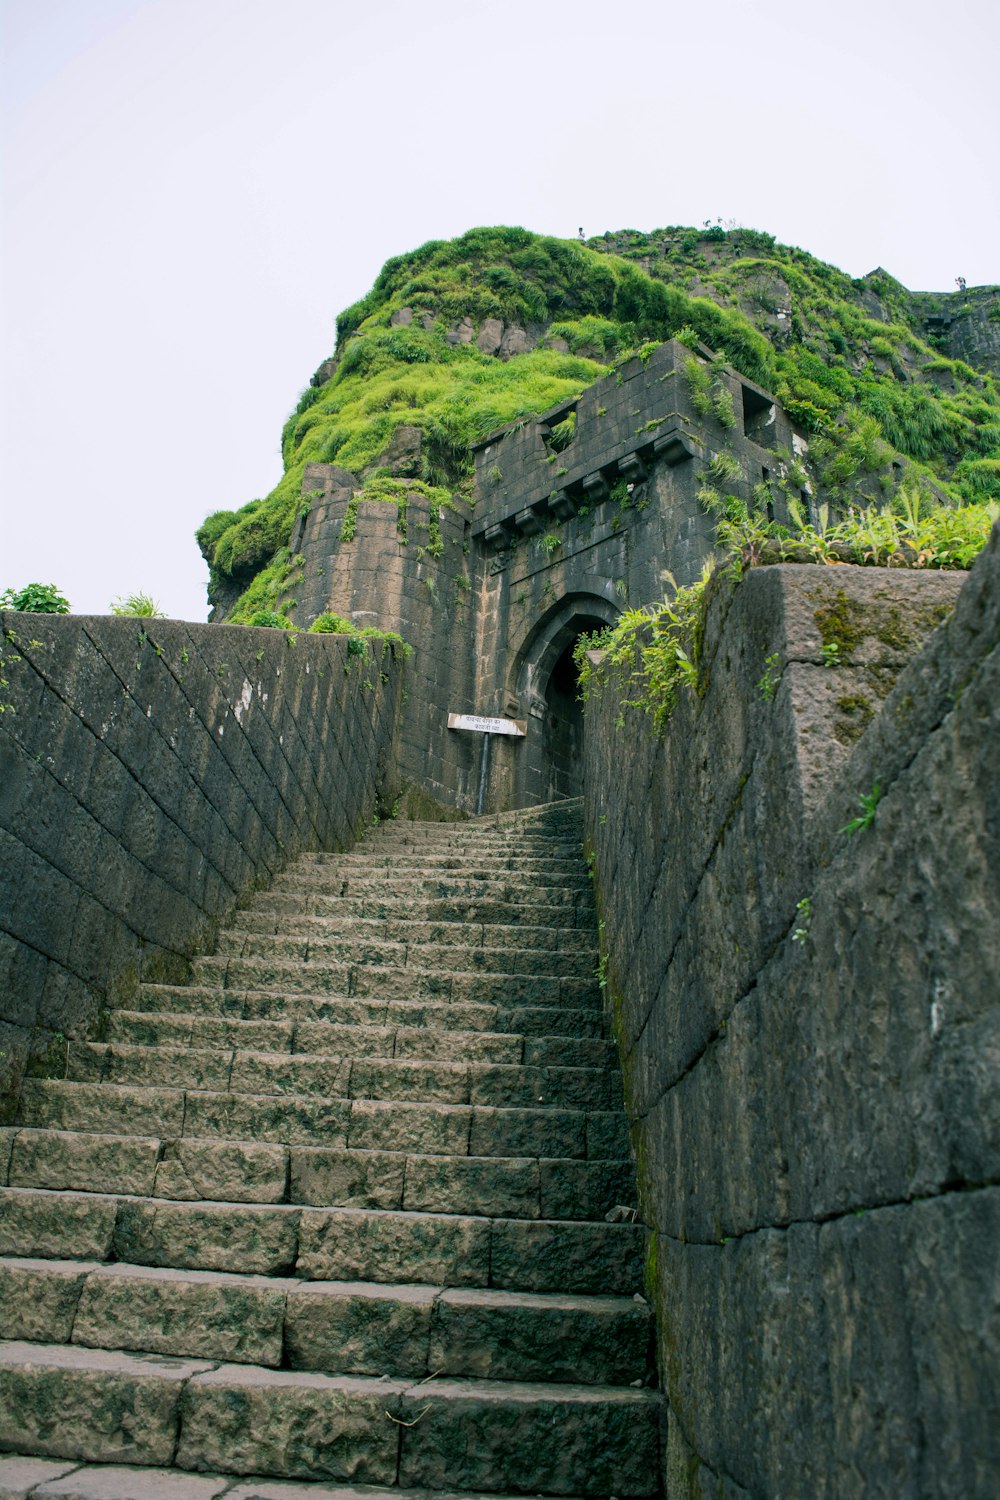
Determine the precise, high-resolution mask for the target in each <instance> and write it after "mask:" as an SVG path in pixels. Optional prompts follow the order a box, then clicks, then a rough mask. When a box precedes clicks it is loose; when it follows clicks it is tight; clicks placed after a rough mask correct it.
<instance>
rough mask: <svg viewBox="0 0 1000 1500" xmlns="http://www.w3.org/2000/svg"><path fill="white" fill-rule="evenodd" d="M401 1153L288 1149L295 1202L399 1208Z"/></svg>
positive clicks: (402, 1159)
mask: <svg viewBox="0 0 1000 1500" xmlns="http://www.w3.org/2000/svg"><path fill="white" fill-rule="evenodd" d="M406 1162H407V1159H406V1157H405V1156H402V1155H399V1154H395V1153H392V1152H388V1151H359V1150H350V1151H326V1150H323V1149H322V1148H321V1147H318V1148H315V1149H311V1150H310V1149H308V1148H305V1147H296V1148H295V1149H294V1150H293V1151H292V1164H291V1195H292V1201H293V1202H295V1203H310V1204H314V1205H320V1206H323V1207H336V1208H389V1209H392V1208H402V1206H403V1177H404V1174H405V1171H406Z"/></svg>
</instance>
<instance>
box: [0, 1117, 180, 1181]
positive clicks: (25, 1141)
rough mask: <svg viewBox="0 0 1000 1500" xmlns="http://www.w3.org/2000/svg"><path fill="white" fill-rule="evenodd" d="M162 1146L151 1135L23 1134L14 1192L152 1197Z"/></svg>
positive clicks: (13, 1171)
mask: <svg viewBox="0 0 1000 1500" xmlns="http://www.w3.org/2000/svg"><path fill="white" fill-rule="evenodd" d="M159 1150H160V1142H159V1141H158V1140H155V1139H150V1138H149V1137H148V1136H123V1135H98V1134H93V1135H91V1134H76V1133H74V1132H72V1131H68V1130H21V1131H19V1132H18V1136H17V1140H16V1142H15V1145H14V1152H13V1155H12V1157H11V1164H10V1185H11V1187H32V1188H56V1189H58V1188H71V1189H72V1188H78V1189H81V1190H82V1191H84V1192H92V1193H109V1192H112V1193H113V1192H119V1193H137V1194H142V1193H149V1192H151V1191H152V1187H153V1177H154V1174H155V1172H156V1162H157V1157H158V1155H159Z"/></svg>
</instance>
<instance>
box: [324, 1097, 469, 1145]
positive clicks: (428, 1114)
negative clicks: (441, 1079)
mask: <svg viewBox="0 0 1000 1500" xmlns="http://www.w3.org/2000/svg"><path fill="white" fill-rule="evenodd" d="M471 1116H472V1111H471V1110H470V1109H468V1108H463V1107H462V1106H460V1105H453V1104H410V1103H400V1102H395V1101H394V1102H392V1103H391V1104H390V1103H386V1102H384V1101H382V1100H374V1099H371V1100H370V1099H355V1100H354V1102H353V1104H352V1105H351V1122H350V1130H349V1136H348V1142H349V1145H350V1147H351V1150H352V1151H353V1150H357V1149H361V1150H384V1151H413V1152H442V1153H444V1154H445V1155H448V1156H455V1155H459V1154H461V1153H463V1152H464V1151H465V1150H466V1148H467V1146H468V1143H469V1126H470V1122H471Z"/></svg>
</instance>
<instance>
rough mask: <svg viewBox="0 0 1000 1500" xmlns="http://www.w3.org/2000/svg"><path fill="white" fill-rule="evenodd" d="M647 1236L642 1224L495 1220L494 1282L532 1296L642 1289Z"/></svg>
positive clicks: (629, 1293)
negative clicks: (529, 1293)
mask: <svg viewBox="0 0 1000 1500" xmlns="http://www.w3.org/2000/svg"><path fill="white" fill-rule="evenodd" d="M644 1259H645V1243H644V1232H643V1229H642V1226H641V1225H639V1224H600V1225H594V1224H586V1225H584V1224H573V1223H568V1222H563V1223H560V1222H551V1221H549V1220H541V1221H539V1222H538V1223H536V1224H531V1223H524V1222H523V1221H517V1220H508V1221H506V1222H505V1221H504V1220H502V1219H497V1220H494V1222H493V1224H492V1235H491V1256H490V1284H491V1285H492V1286H497V1287H508V1288H511V1289H517V1290H521V1291H528V1292H564V1291H572V1292H593V1293H601V1292H614V1293H618V1294H620V1295H625V1296H631V1295H632V1294H633V1293H634V1292H637V1291H638V1290H639V1288H640V1287H641V1286H642V1278H643V1264H644Z"/></svg>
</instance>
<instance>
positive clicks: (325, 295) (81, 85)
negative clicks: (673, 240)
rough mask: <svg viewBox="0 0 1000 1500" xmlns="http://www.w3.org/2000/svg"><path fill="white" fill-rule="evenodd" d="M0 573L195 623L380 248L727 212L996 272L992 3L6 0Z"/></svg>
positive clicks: (854, 254)
mask: <svg viewBox="0 0 1000 1500" xmlns="http://www.w3.org/2000/svg"><path fill="white" fill-rule="evenodd" d="M0 17H2V24H3V36H2V58H3V72H4V76H3V78H2V79H0V95H2V98H3V117H2V118H3V139H4V154H5V164H4V224H3V241H2V245H3V309H4V313H3V329H2V339H3V343H2V350H3V354H2V366H3V391H2V408H3V428H2V438H0V441H2V460H3V472H2V489H0V590H2V589H3V588H4V587H5V586H8V585H13V586H15V587H21V586H22V585H23V584H25V583H28V582H32V581H39V582H43V583H49V582H54V583H56V584H57V585H58V586H59V587H60V588H61V589H62V590H63V592H65V593H66V594H67V595H68V596H69V599H70V602H71V604H72V606H73V608H74V610H75V611H78V612H103V611H106V610H107V608H108V606H109V603H110V601H111V599H112V598H113V597H114V596H117V595H121V594H127V593H132V592H135V591H137V590H140V589H141V590H145V591H147V592H151V593H152V594H153V595H154V596H155V597H156V598H157V599H158V600H159V601H160V603H161V605H162V606H163V607H164V608H165V609H166V610H167V611H168V613H170V614H172V615H176V616H179V617H182V618H187V619H193V620H198V619H204V618H205V614H206V609H207V605H206V602H205V594H204V583H205V579H206V576H207V572H206V569H205V568H204V566H203V564H202V561H201V558H200V556H199V554H198V551H197V548H196V547H195V544H194V541H193V538H192V533H193V531H194V529H195V527H196V526H197V525H198V524H199V523H200V522H201V520H202V519H203V518H204V516H205V515H206V514H207V513H208V512H209V511H212V510H216V509H219V508H221V507H226V508H236V507H238V506H240V505H242V504H244V503H245V502H246V501H247V500H250V499H253V498H254V497H255V496H258V495H264V494H266V493H267V491H268V490H269V489H270V488H271V487H272V486H273V485H274V484H275V483H276V482H277V480H278V478H279V477H280V473H281V466H280V456H279V446H278V445H279V437H280V431H281V425H282V422H283V420H284V418H285V417H286V416H287V414H288V412H289V411H290V409H291V408H292V406H293V405H294V403H295V401H296V399H297V396H298V393H299V391H300V390H301V389H302V387H303V386H304V385H305V384H306V383H307V382H308V379H309V376H310V375H311V373H312V371H313V370H314V369H315V367H316V366H317V365H318V364H319V362H320V361H321V360H322V359H323V358H324V357H325V356H326V355H328V354H329V353H330V352H331V350H332V347H333V339H334V318H335V316H336V314H337V313H338V312H339V311H340V310H341V308H343V307H345V306H346V305H347V304H348V303H350V302H352V301H354V300H355V299H356V298H357V297H359V296H361V295H362V294H363V293H364V292H365V291H367V289H368V287H369V286H370V285H371V283H372V280H373V279H374V277H375V275H376V273H377V271H378V269H379V267H380V266H381V264H382V262H383V261H384V260H385V259H386V258H387V257H388V256H390V255H394V254H398V253H399V252H401V251H404V250H408V249H412V248H414V247H415V246H417V245H419V244H421V243H422V242H423V241H424V240H427V239H431V238H449V237H451V236H453V235H456V234H460V233H461V232H462V231H463V230H465V229H468V228H471V227H472V226H473V225H477V224H504V223H505V224H524V225H525V226H526V227H528V228H529V229H534V230H538V231H540V232H543V233H553V234H559V235H568V236H572V235H575V233H576V230H577V227H578V225H581V224H582V225H583V226H584V228H585V230H586V232H587V233H588V234H596V233H601V232H603V231H604V230H605V229H617V228H627V227H631V228H638V229H651V228H654V227H657V226H659V225H662V224H670V223H687V224H701V223H702V222H703V221H704V220H705V219H707V218H712V219H714V218H716V217H717V216H721V217H722V218H724V219H729V218H733V219H736V220H737V221H738V222H740V223H743V224H748V225H753V226H755V227H758V228H761V229H767V230H769V231H770V232H771V233H773V234H776V235H777V237H778V238H779V239H780V240H783V241H786V242H789V243H793V244H799V245H802V246H803V247H804V248H805V249H807V250H810V251H811V252H812V253H813V254H815V255H818V256H820V257H822V258H823V259H825V260H830V261H832V262H834V263H835V264H836V265H839V266H841V267H842V268H843V269H844V270H846V271H848V272H849V273H850V274H851V275H854V276H858V275H862V274H864V272H866V271H869V270H871V269H872V268H873V267H874V266H876V265H877V264H882V265H883V266H885V267H886V269H887V270H889V271H891V272H892V273H893V274H894V275H896V276H898V277H899V279H900V280H901V281H903V282H905V283H906V284H907V285H908V286H910V287H913V288H915V289H920V288H923V289H934V290H952V289H953V288H954V278H955V277H956V276H958V275H963V276H965V277H966V278H967V280H968V282H969V285H970V286H972V285H976V284H979V283H982V282H994V281H1000V191H998V170H997V161H998V126H1000V89H998V86H997V72H996V69H997V56H998V44H1000V5H998V4H997V0H952V3H951V4H950V5H948V6H946V7H943V6H941V5H940V4H937V3H934V4H932V3H931V0H836V4H834V3H831V0H826V3H822V0H821V3H816V0H811V3H810V0H761V3H758V4H751V3H747V0H739V3H737V0H701V3H697V0H687V3H685V4H683V5H681V4H678V3H676V0H660V3H652V0H617V3H615V4H609V3H607V0H601V3H596V0H576V3H575V4H574V3H562V4H553V3H551V0H531V3H528V0H507V3H505V4H503V5H495V4H482V3H480V4H476V3H475V0H425V3H424V4H423V5H422V6H420V5H413V4H403V3H399V0H369V3H367V4H358V3H356V0H352V3H344V0H0Z"/></svg>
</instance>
